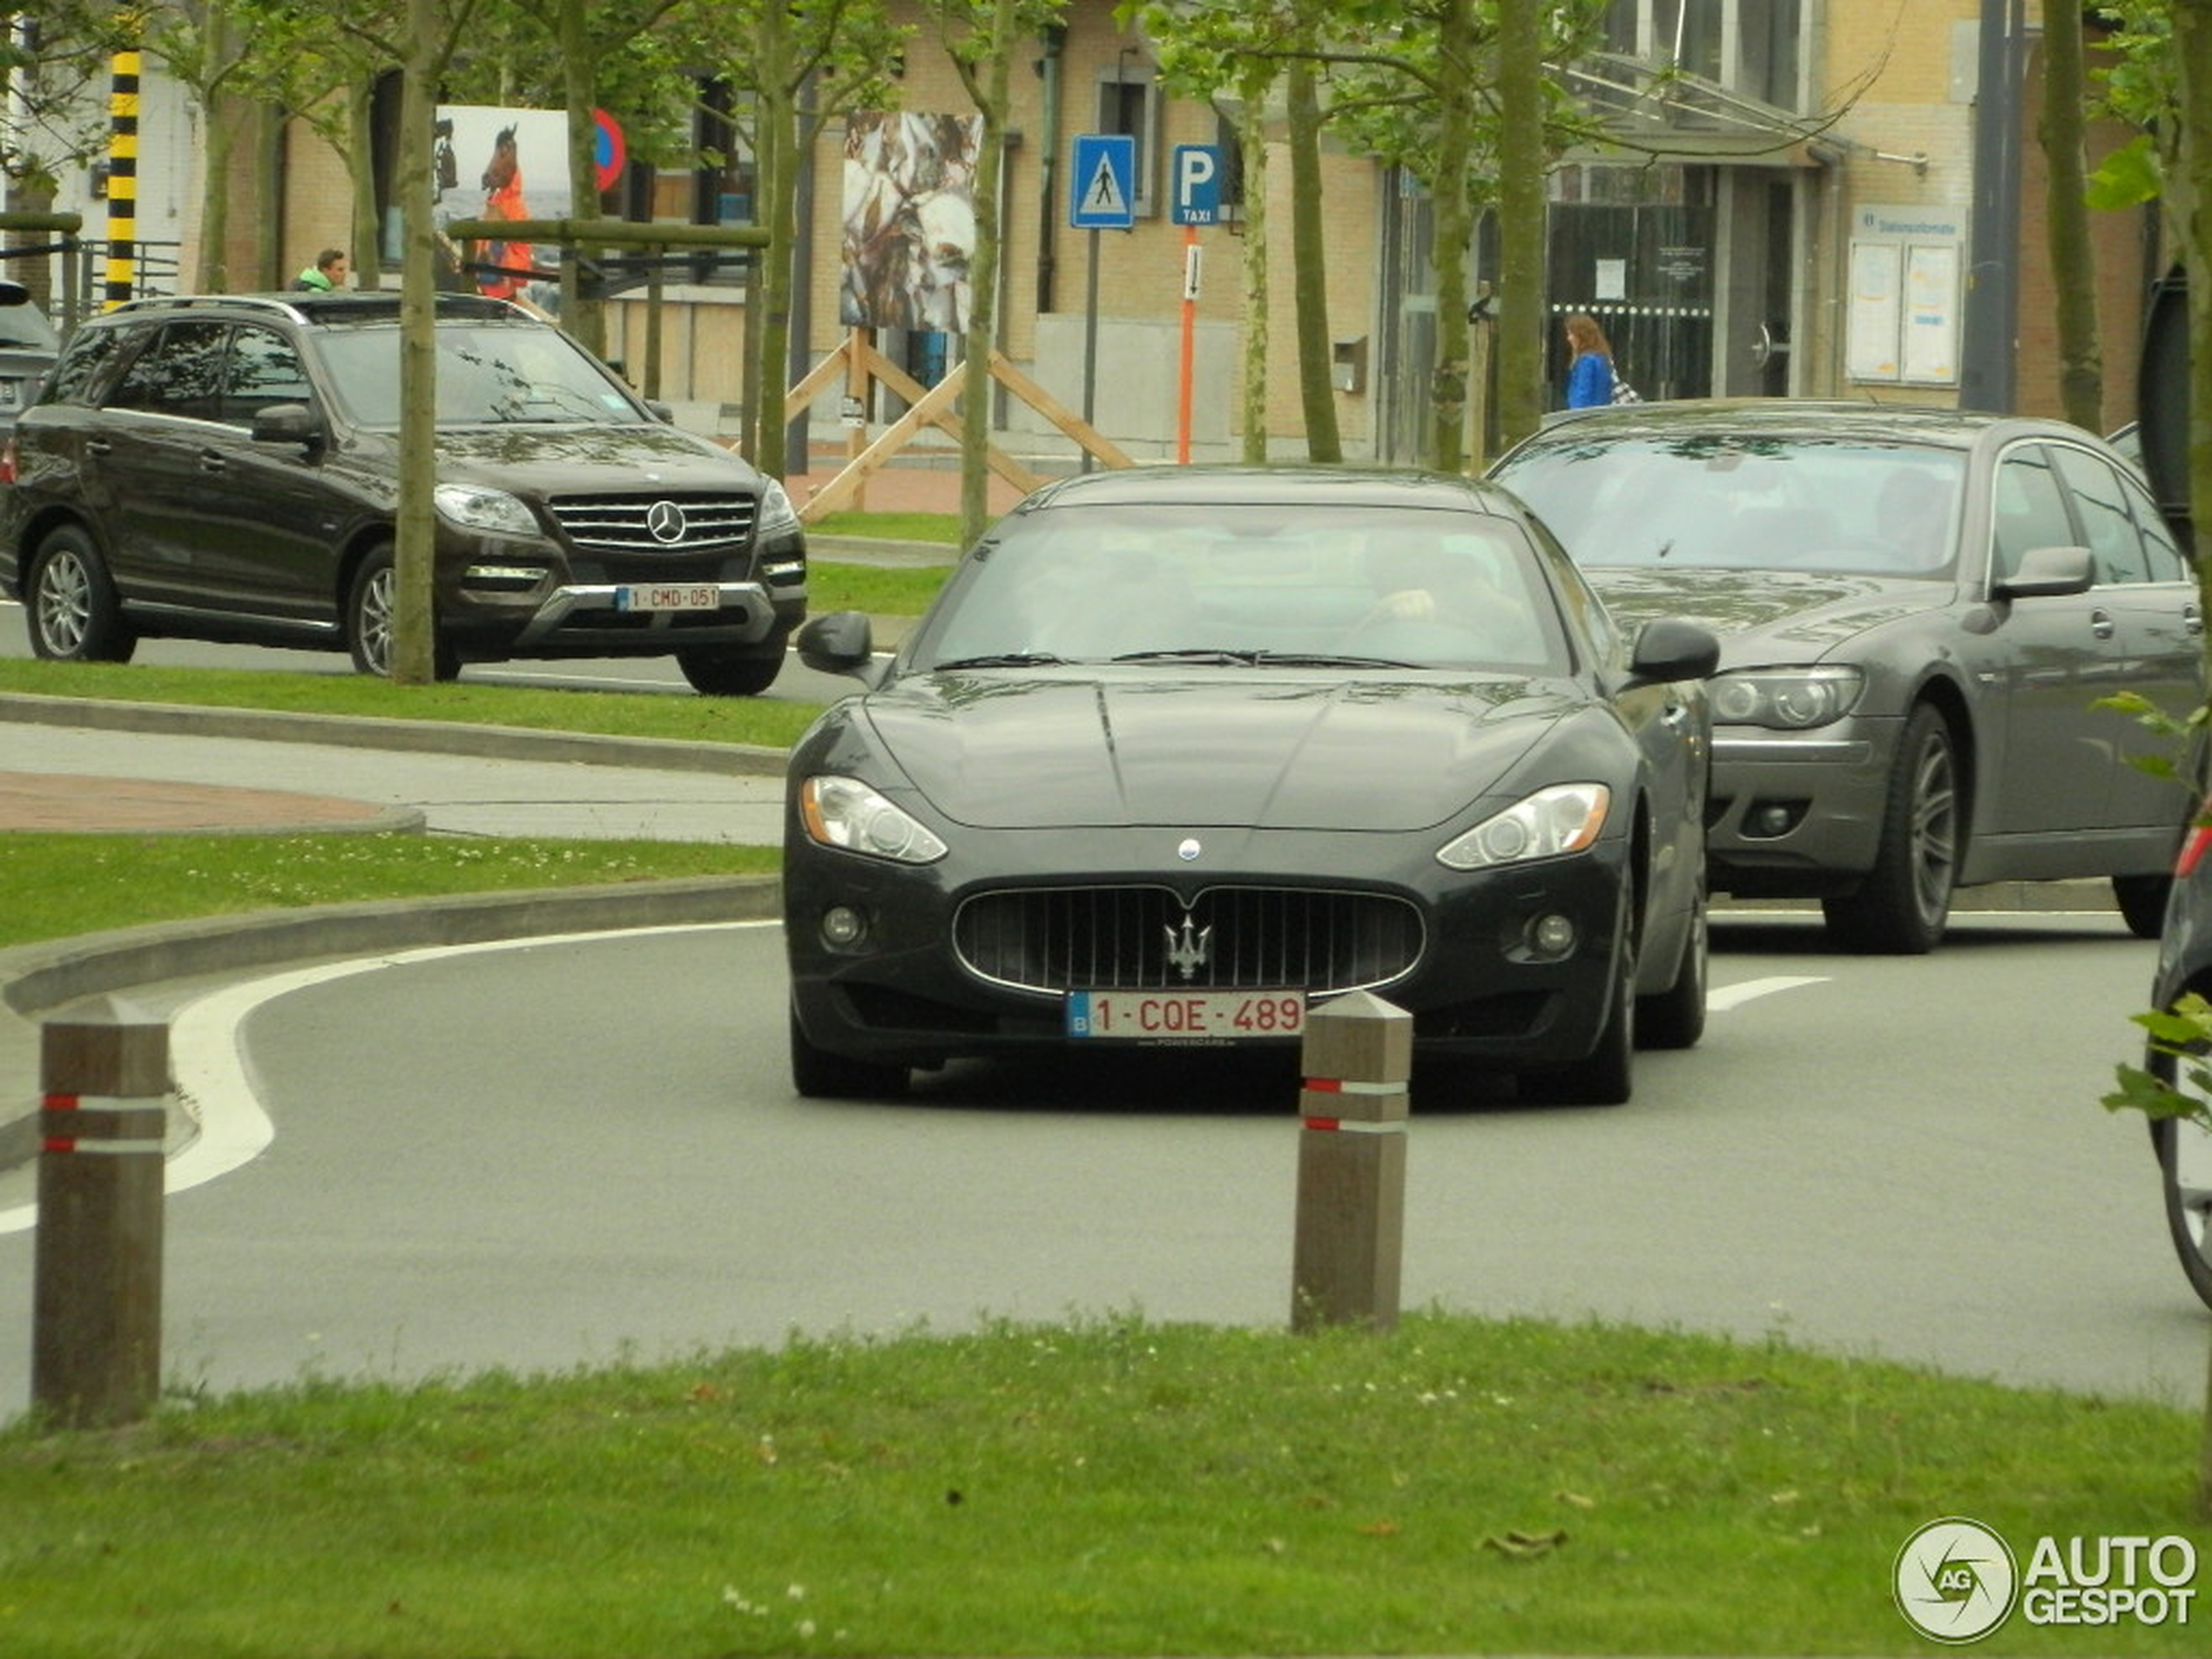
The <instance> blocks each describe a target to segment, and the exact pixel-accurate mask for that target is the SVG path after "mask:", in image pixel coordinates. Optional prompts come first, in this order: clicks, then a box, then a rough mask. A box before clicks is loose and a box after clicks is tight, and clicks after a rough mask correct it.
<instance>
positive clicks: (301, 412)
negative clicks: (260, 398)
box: [250, 403, 322, 444]
mask: <svg viewBox="0 0 2212 1659" xmlns="http://www.w3.org/2000/svg"><path fill="white" fill-rule="evenodd" d="M250 429H251V431H252V434H253V442H256V443H298V444H314V443H317V442H320V441H321V438H322V422H321V421H318V420H317V419H316V418H315V412H314V410H313V409H311V408H308V407H307V405H306V404H304V403H271V404H268V405H266V407H264V408H262V409H261V411H260V413H259V414H257V415H254V417H253V427H252V428H250Z"/></svg>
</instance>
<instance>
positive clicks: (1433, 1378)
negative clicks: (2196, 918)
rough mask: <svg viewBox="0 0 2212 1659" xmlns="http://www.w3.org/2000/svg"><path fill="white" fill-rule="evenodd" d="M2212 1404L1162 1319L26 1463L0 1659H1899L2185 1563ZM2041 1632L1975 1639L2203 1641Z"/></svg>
mask: <svg viewBox="0 0 2212 1659" xmlns="http://www.w3.org/2000/svg"><path fill="white" fill-rule="evenodd" d="M2196 1433H2197V1428H2196V1426H2195V1423H2194V1422H2193V1420H2192V1419H2191V1417H2190V1415H2189V1414H2188V1413H2182V1412H2180V1411H2175V1410H2170V1409H2164V1408H2160V1407H2156V1406H2148V1405H2137V1404H2114V1403H2107V1402H2098V1401H2094V1400H2084V1399H2080V1398H2078V1397H2070V1396H2064V1395H2060V1394H2057V1393H2025V1392H2014V1391H2011V1390H2007V1389H2004V1388H2001V1387H1998V1386H1993V1385H1989V1384H1984V1383H1978V1382H1969V1381H1962V1380H1958V1379H1944V1378H1939V1377H1936V1376H1933V1375H1931V1374H1928V1373H1925V1372H1916V1371H1912V1370H1907V1369H1904V1368H1899V1367H1893V1366H1884V1365H1858V1364H1851V1363H1846V1362H1844V1361H1840V1360H1837V1359H1828V1358H1822V1357H1816V1356H1811V1355H1808V1354H1806V1353H1804V1352H1797V1351H1794V1350H1791V1349H1789V1348H1786V1347H1784V1346H1781V1345H1760V1344H1733V1343H1729V1342H1725V1341H1720V1340H1712V1339H1698V1338H1691V1337H1687V1336H1680V1335H1672V1334H1655V1333H1652V1332H1643V1331H1637V1330H1633V1329H1626V1328H1622V1327H1618V1326H1597V1325H1585V1326H1576V1327H1567V1328H1559V1327H1554V1326H1548V1325H1538V1324H1534V1323H1522V1322H1491V1321H1479V1320H1474V1319H1467V1318H1447V1317H1441V1316H1430V1317H1423V1318H1416V1319H1411V1320H1409V1321H1407V1323H1406V1325H1405V1326H1404V1327H1403V1328H1401V1329H1400V1330H1399V1332H1397V1333H1395V1334H1393V1335H1391V1336H1388V1337H1373V1336H1366V1335H1360V1334H1357V1333H1352V1332H1325V1333H1322V1334H1320V1335H1318V1336H1312V1337H1292V1336H1291V1335H1289V1334H1287V1333H1285V1332H1251V1331H1242V1330H1234V1329H1226V1330H1224V1329H1201V1328H1195V1327H1188V1326H1160V1325H1150V1324H1147V1323H1146V1322H1144V1321H1143V1320H1142V1319H1139V1318H1103V1319H1102V1318H1082V1319H1076V1320H1072V1321H1070V1322H1069V1323H1067V1324H1064V1325H1051V1326H1040V1325H995V1326H992V1327H989V1328H987V1329H985V1330H983V1331H981V1332H978V1333H975V1334H972V1335H944V1334H934V1333H930V1332H915V1333H912V1334H908V1335H906V1336H902V1337H900V1338H898V1339H883V1340H862V1339H819V1340H817V1339H803V1340H802V1339H794V1340H792V1342H790V1343H788V1344H787V1345H786V1346H784V1347H783V1348H782V1349H780V1350H779V1351H776V1352H752V1351H745V1352H726V1353H712V1354H708V1353H702V1354H701V1355H699V1356H698V1357H697V1358H696V1359H691V1360H690V1361H688V1362H684V1363H678V1364H673V1365H669V1366H657V1367H650V1368H649V1367H643V1366H615V1367H613V1368H610V1369H607V1370H603V1371H597V1372H576V1373H570V1374H562V1375H557V1376H552V1377H543V1378H530V1379H522V1378H513V1377H505V1376H491V1377H484V1378H475V1379H462V1378H455V1379H448V1380H444V1381H440V1382H437V1383H434V1384H430V1385H428V1386H414V1385H406V1386H400V1385H380V1384H377V1383H374V1382H370V1383H367V1384H358V1385H344V1386H341V1385H340V1384H339V1383H337V1382H334V1381H331V1380H327V1379H303V1381H302V1382H301V1383H300V1385H299V1386H296V1387H292V1388H288V1389H283V1390H277V1391H270V1392H263V1393H252V1394H243V1395H237V1396H232V1397H226V1398H221V1399H193V1398H190V1397H179V1398H178V1399H173V1400H172V1402H170V1403H169V1404H167V1405H165V1406H164V1407H163V1408H162V1409H161V1410H159V1411H158V1413H156V1414H155V1416H154V1417H153V1418H152V1419H151V1420H149V1421H147V1422H145V1423H144V1424H142V1425H139V1426H134V1427H131V1428H128V1429H124V1430H118V1431H113V1432H107V1433H38V1432H36V1430H35V1427H34V1426H32V1425H30V1424H27V1423H25V1424H19V1425H18V1426H16V1427H14V1428H12V1429H10V1430H9V1431H7V1432H5V1433H0V1651H6V1652H9V1653H21V1654H25V1655H30V1654H37V1655H39V1656H43V1659H78V1656H83V1659H108V1656H112V1655H115V1654H121V1653H148V1654H153V1653H159V1654H192V1655H195V1656H226V1659H247V1656H270V1659H326V1656H327V1659H337V1656H348V1659H351V1656H367V1655H395V1656H397V1655H406V1656H410V1659H448V1656H451V1659H462V1656H471V1659H473V1656H483V1659H491V1656H504V1655H530V1656H536V1659H562V1656H570V1659H594V1656H608V1659H614V1656H644V1655H651V1656H654V1659H684V1656H711V1655H746V1654H818V1653H819V1654H833V1655H834V1654H910V1655H933V1654H943V1655H971V1654H972V1655H1004V1654H1027V1655H1039V1656H1062V1655H1064V1656H1079V1655H1123V1654H1128V1655H1150V1654H1320V1655H1325V1654H1401V1653H1403V1654H1453V1653H1537V1652H1541V1653H1558V1654H1569V1653H1571V1654H1605V1653H1631V1654H1634V1653H1647V1654H1803V1653H1827V1654H1862V1653H1875V1654H1901V1653H1916V1652H1923V1651H1932V1650H1933V1649H1932V1647H1931V1645H1930V1644H1928V1643H1926V1642H1924V1641H1923V1640H1922V1639H1921V1638H1920V1637H1919V1636H1918V1635H1915V1634H1914V1633H1913V1632H1912V1630H1911V1629H1910V1628H1909V1627H1908V1626H1907V1625H1906V1624H1905V1622H1904V1621H1903V1620H1902V1618H1901V1617H1900V1615H1898V1612H1897V1611H1896V1609H1895V1608H1894V1607H1893V1606H1892V1599H1891V1582H1892V1564H1893V1561H1894V1560H1895V1557H1896V1555H1897V1552H1898V1549H1899V1548H1900V1547H1901V1546H1902V1545H1903V1543H1904V1542H1905V1539H1906V1537H1907V1536H1908V1535H1909V1534H1911V1533H1912V1531H1913V1530H1914V1529H1915V1528H1916V1527H1919V1526H1920V1525H1922V1524H1923V1523H1925V1522H1926V1521H1932V1520H1935V1519H1938V1518H1939V1517H1941V1516H1945V1515H1950V1514H1965V1515H1970V1516H1973V1517H1974V1518H1976V1519H1978V1520H1980V1521H1984V1522H1986V1524H1988V1525H1990V1526H1992V1527H1995V1528H1996V1529H1997V1530H1998V1531H1999V1532H2000V1533H2001V1534H2004V1535H2005V1536H2006V1538H2007V1539H2008V1541H2010V1542H2011V1543H2012V1544H2013V1548H2014V1550H2015V1552H2016V1553H2018V1554H2020V1557H2021V1560H2022V1561H2023V1563H2025V1561H2026V1560H2027V1553H2028V1552H2029V1551H2030V1550H2031V1549H2032V1548H2033V1543H2034V1541H2035V1540H2036V1538H2038V1537H2039V1536H2040V1535H2042V1534H2054V1535H2057V1536H2059V1537H2060V1538H2061V1539H2063V1538H2065V1537H2067V1536H2070V1535H2073V1534H2083V1535H2087V1536H2094V1535H2101V1534H2148V1535H2149V1536H2153V1537H2156V1536H2161V1535H2164V1534H2175V1533H2178V1534H2183V1535H2185V1536H2188V1537H2189V1538H2191V1539H2192V1540H2194V1541H2195V1544H2196V1547H2197V1548H2198V1549H2199V1551H2200V1552H2202V1554H2205V1555H2206V1556H2207V1557H2208V1558H2212V1529H2208V1528H2207V1527H2204V1526H2202V1525H2201V1524H2194V1523H2192V1521H2190V1520H2189V1519H2188V1503H2189V1493H2188V1481H2187V1479H2186V1472H2187V1471H2188V1469H2189V1467H2190V1466H2191V1462H2192V1460H2193V1456H2194V1449H2195V1434H2196ZM2202 1643H2203V1635H2202V1629H2194V1628H2192V1627H2189V1626H2182V1627H2175V1626H2171V1625H2169V1626H2168V1627H2165V1628H2163V1629H2141V1628H2138V1627H2136V1626H2134V1625H2133V1624H2129V1625H2126V1626H2121V1627H2116V1628H2113V1629H2102V1630H2094V1631H2084V1630H2078V1629H2076V1630H2067V1629H2038V1628H2034V1627H2031V1626H2029V1625H2027V1623H2026V1622H2024V1621H2023V1620H2022V1619H2021V1618H2020V1616H2019V1615H2015V1616H2014V1618H2013V1622H2011V1623H2010V1624H2008V1625H2007V1626H2006V1628H2005V1629H2002V1630H2000V1632H1999V1633H1998V1634H1997V1635H1994V1636H1993V1637H1991V1638H1990V1639H1989V1640H1988V1641H1986V1642H1984V1643H1982V1644H1980V1645H1979V1647H1978V1648H1977V1649H1976V1651H1977V1652H1981V1653H1987V1654H1993V1655H1998V1654H2039V1653H2049V1654H2060V1655H2086V1654H2089V1653H2097V1654H2133V1653H2168V1654H2198V1653H2201V1652H2202V1650H2203V1648H2202Z"/></svg>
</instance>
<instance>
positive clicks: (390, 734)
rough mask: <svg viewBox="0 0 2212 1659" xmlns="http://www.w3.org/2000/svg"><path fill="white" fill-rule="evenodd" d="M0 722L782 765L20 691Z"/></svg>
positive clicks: (422, 723)
mask: <svg viewBox="0 0 2212 1659" xmlns="http://www.w3.org/2000/svg"><path fill="white" fill-rule="evenodd" d="M0 720H3V721H13V722H17V723H19V724H23V725H60V726H82V727H84V728H86V729H88V730H93V731H100V732H172V733H182V734H184V735H186V736H190V737H199V738H251V739H253V740H255V741H258V742H263V743H319V744H327V745H331V746H333V747H336V748H346V749H392V750H398V751H400V752H403V753H410V754H452V755H468V756H472V757H475V758H476V759H492V760H506V759H529V760H550V761H561V760H569V761H575V762H577V763H578V764H580V765H588V766H644V767H651V768H653V769H656V770H658V771H663V772H736V773H738V774H741V775H744V776H750V777H777V778H779V777H781V776H782V775H783V771H784V765H785V762H786V760H787V759H789V757H788V755H787V754H786V752H785V751H784V750H781V749H770V748H765V747H763V746H761V745H757V744H743V743H691V742H686V741H684V740H682V739H680V738H612V737H600V736H597V735H594V734H591V733H588V732H539V731H533V730H531V729H529V728H528V727H524V726H511V725H468V724H466V723H464V722H462V721H458V720H455V721H445V720H392V719H376V718H359V717H356V716H354V715H349V714H295V713H290V712H286V711H278V710H272V709H226V708H212V707H206V706H204V705H197V704H169V703H122V702H110V701H105V700H102V699H98V698H76V697H46V696H42V695H39V694H37V693H35V692H30V691H10V692H0Z"/></svg>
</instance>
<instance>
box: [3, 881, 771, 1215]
mask: <svg viewBox="0 0 2212 1659" xmlns="http://www.w3.org/2000/svg"><path fill="white" fill-rule="evenodd" d="M781 925H782V924H781V923H780V922H776V921H711V922H695V923H686V924H684V925H682V926H678V927H616V928H607V929H602V930H595V931H593V932H590V933H577V934H544V935H542V936H540V937H537V938H535V939H493V940H486V941H482V942H481V943H478V944H473V945H426V946H424V947H422V948H421V949H419V950H405V951H396V952H395V953H393V954H390V955H388V956H368V957H361V958H359V959H357V960H354V961H344V962H325V963H323V964H321V965H320V967H316V968H293V969H292V970H291V971H289V972H287V973H282V974H267V975H265V976H264V977H262V978H260V979H255V980H246V981H241V982H239V984H236V985H228V986H225V987H224V988H222V989H220V990H218V991H210V992H209V993H208V994H207V995H205V996H200V997H195V998H194V999H193V1000H192V1001H189V1002H187V1003H185V1004H184V1005H183V1006H182V1007H181V1008H179V1009H178V1010H177V1011H176V1013H175V1014H173V1015H171V1016H170V1021H169V1075H170V1077H171V1078H172V1081H173V1082H175V1084H176V1086H177V1097H178V1099H179V1100H180V1101H182V1102H184V1103H186V1104H187V1107H188V1109H190V1111H191V1112H192V1116H193V1118H194V1120H195V1121H196V1122H197V1123H198V1124H199V1133H198V1134H197V1135H196V1136H193V1138H192V1140H191V1142H190V1143H187V1144H186V1146H185V1149H184V1150H182V1151H181V1152H179V1153H178V1154H177V1156H176V1157H172V1158H171V1159H170V1160H169V1164H168V1168H167V1170H166V1171H165V1173H164V1176H163V1178H162V1190H164V1191H165V1192H184V1191H186V1190H190V1189H191V1188H193V1187H196V1186H199V1185H201V1184H204V1183H206V1182H209V1181H212V1180H213V1179H215V1177H218V1176H221V1175H228V1174H229V1173H230V1172H231V1171H232V1170H235V1169H237V1168H239V1166H240V1165H241V1164H245V1163H251V1162H252V1161H253V1159H255V1158H257V1157H260V1155H261V1154H262V1153H263V1152H264V1151H266V1150H267V1149H268V1146H269V1143H271V1142H272V1141H273V1140H274V1139H275V1138H276V1125H275V1124H273V1123H271V1122H270V1121H269V1115H268V1114H267V1113H266V1112H265V1111H263V1110H262V1109H261V1102H260V1096H258V1095H257V1094H256V1093H255V1090H254V1079H253V1068H252V1066H251V1065H249V1064H248V1063H247V1062H246V1056H245V1055H244V1054H243V1053H242V1052H241V1051H240V1049H239V1030H240V1029H241V1028H243V1027H244V1025H245V1023H246V1016H247V1015H250V1014H252V1013H253V1010H254V1009H255V1008H260V1006H261V1005H262V1004H263V1003H265V1002H268V1001H273V1000H274V999H275V998H277V997H280V996H283V995H286V994H287V993H288V992H292V991H297V990H303V989H305V988H307V987H308V986H310V985H322V984H327V983H328V982H329V981H333V980H341V979H347V978H350V977H351V976H353V975H354V974H368V973H374V972H375V971H376V970H377V969H379V968H396V967H400V966H402V965H404V964H406V963H408V962H425V961H434V960H435V959H436V958H438V957H441V956H470V955H476V954H482V953H484V952H487V951H496V950H523V949H527V948H529V947H531V946H534V945H563V944H570V943H573V942H575V941H578V940H594V939H613V938H623V937H627V936H630V935H633V934H678V933H707V932H711V931H714V930H716V929H720V928H742V927H780V926H781ZM37 1219H38V1206H37V1204H18V1205H17V1206H16V1207H15V1208H14V1209H12V1210H0V1233H12V1232H21V1231H24V1229H25V1228H27V1227H30V1226H31V1225H32V1224H35V1223H36V1222H37Z"/></svg>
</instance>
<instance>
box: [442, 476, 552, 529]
mask: <svg viewBox="0 0 2212 1659" xmlns="http://www.w3.org/2000/svg"><path fill="white" fill-rule="evenodd" d="M430 499H431V500H432V501H434V502H436V503H437V508H438V512H439V514H440V515H441V516H442V517H444V518H445V519H446V520H448V522H449V523H455V524H458V525H459V526H461V528H462V529H465V530H489V531H491V532H492V533H494V534H496V535H499V536H536V535H537V534H538V533H539V532H538V528H537V518H536V515H534V514H533V513H532V512H531V511H530V509H529V508H527V507H525V506H523V503H522V502H520V501H519V500H517V499H516V497H514V496H510V495H509V494H508V493H507V492H506V491H505V490H503V489H484V488H483V487H482V485H480V484H440V485H439V486H438V487H437V489H436V490H435V491H434V492H433V493H432V495H431V497H430Z"/></svg>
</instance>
